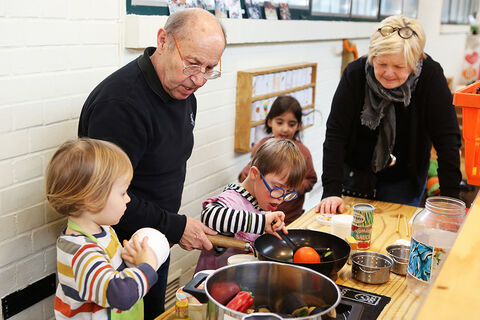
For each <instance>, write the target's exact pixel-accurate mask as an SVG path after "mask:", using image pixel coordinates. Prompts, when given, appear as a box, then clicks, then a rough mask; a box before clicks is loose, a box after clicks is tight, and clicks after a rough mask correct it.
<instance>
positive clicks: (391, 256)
mask: <svg viewBox="0 0 480 320" xmlns="http://www.w3.org/2000/svg"><path fill="white" fill-rule="evenodd" d="M390 258H392V260H393V261H395V262H396V263H398V264H408V261H407V262H401V261H398V260H397V259H395V257H394V256H393V255H390Z"/></svg>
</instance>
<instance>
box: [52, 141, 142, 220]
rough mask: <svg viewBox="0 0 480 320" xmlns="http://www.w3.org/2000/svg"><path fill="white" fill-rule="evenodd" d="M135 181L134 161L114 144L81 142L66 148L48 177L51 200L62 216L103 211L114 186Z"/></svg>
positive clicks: (57, 154)
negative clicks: (121, 180) (133, 179)
mask: <svg viewBox="0 0 480 320" xmlns="http://www.w3.org/2000/svg"><path fill="white" fill-rule="evenodd" d="M124 175H127V177H128V182H129V181H130V180H131V179H132V176H133V168H132V164H131V163H130V159H129V158H128V156H127V155H126V154H125V152H123V151H122V149H120V148H119V147H118V146H116V145H115V144H113V143H111V142H107V141H102V140H95V139H90V138H81V139H78V140H72V141H67V142H65V143H64V144H62V145H61V146H60V147H59V148H58V149H57V151H56V152H55V154H54V155H53V157H52V159H51V160H50V162H49V164H48V166H47V170H46V173H45V181H46V194H47V200H48V202H49V203H50V205H51V206H52V208H53V209H55V210H56V211H57V212H58V213H60V214H63V215H66V216H77V215H79V214H80V213H81V212H82V211H84V210H88V211H91V212H99V211H101V210H102V209H103V208H104V207H105V205H106V203H107V198H108V196H109V194H110V191H111V189H112V186H113V184H114V182H115V181H116V180H117V179H118V178H120V177H122V176H124Z"/></svg>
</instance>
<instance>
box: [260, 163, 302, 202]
mask: <svg viewBox="0 0 480 320" xmlns="http://www.w3.org/2000/svg"><path fill="white" fill-rule="evenodd" d="M258 172H260V170H259V171H258ZM260 176H261V177H262V180H263V183H265V187H267V189H268V191H270V197H272V198H273V199H279V198H283V200H284V201H292V200H294V199H296V198H297V197H298V194H297V191H295V189H294V190H293V191H291V192H288V193H287V192H286V191H285V190H284V189H282V188H280V187H275V188H273V189H272V187H270V186H269V185H268V182H267V180H265V177H264V176H263V174H262V173H261V172H260Z"/></svg>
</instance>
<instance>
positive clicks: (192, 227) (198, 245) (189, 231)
mask: <svg viewBox="0 0 480 320" xmlns="http://www.w3.org/2000/svg"><path fill="white" fill-rule="evenodd" d="M205 234H209V235H212V236H213V235H216V234H217V232H216V231H215V230H212V229H210V228H209V227H207V226H206V225H204V224H203V223H202V222H201V221H199V220H197V219H194V218H190V217H187V225H186V226H185V231H183V236H182V238H181V239H180V242H179V243H178V244H179V245H180V247H181V248H182V249H184V250H188V251H190V250H192V249H205V250H210V249H212V248H213V245H212V243H211V242H210V240H208V239H207V236H206V235H205Z"/></svg>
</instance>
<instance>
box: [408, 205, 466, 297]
mask: <svg viewBox="0 0 480 320" xmlns="http://www.w3.org/2000/svg"><path fill="white" fill-rule="evenodd" d="M464 218H465V203H464V202H463V201H461V200H458V199H454V198H449V197H430V198H427V201H426V204H425V209H424V210H422V211H421V212H420V213H418V214H417V215H416V217H415V218H414V220H413V224H412V239H411V242H410V257H409V260H408V269H407V286H408V288H409V289H410V290H411V291H412V292H413V293H414V294H416V295H420V294H422V293H423V292H425V289H426V288H427V287H428V285H429V284H431V283H432V282H433V281H434V280H435V277H436V275H437V274H438V271H439V270H440V268H441V266H442V264H443V262H444V261H445V259H446V257H447V255H448V253H449V252H450V249H451V248H452V246H453V243H454V242H455V239H456V238H457V234H458V231H459V230H460V227H461V225H462V223H463V221H464Z"/></svg>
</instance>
